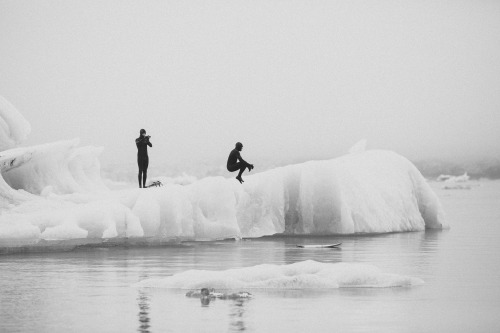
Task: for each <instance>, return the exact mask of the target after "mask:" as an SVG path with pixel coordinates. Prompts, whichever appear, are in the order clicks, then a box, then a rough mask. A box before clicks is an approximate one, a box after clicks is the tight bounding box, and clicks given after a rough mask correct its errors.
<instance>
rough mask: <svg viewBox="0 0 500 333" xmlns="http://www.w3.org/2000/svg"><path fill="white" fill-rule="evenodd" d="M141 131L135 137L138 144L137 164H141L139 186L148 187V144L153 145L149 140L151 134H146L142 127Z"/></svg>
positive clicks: (138, 176)
mask: <svg viewBox="0 0 500 333" xmlns="http://www.w3.org/2000/svg"><path fill="white" fill-rule="evenodd" d="M139 133H140V135H139V137H138V138H137V139H135V145H136V146H137V165H138V166H139V174H138V175H137V178H138V179H139V187H146V178H147V177H148V166H149V157H148V146H150V147H153V145H152V144H151V142H149V138H150V137H151V136H150V135H146V130H145V129H141V131H140V132H139ZM141 180H142V183H141ZM141 185H142V186H141Z"/></svg>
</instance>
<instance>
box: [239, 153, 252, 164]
mask: <svg viewBox="0 0 500 333" xmlns="http://www.w3.org/2000/svg"><path fill="white" fill-rule="evenodd" d="M237 157H238V160H239V161H240V162H243V163H246V164H250V163H248V162H247V161H245V160H244V159H243V157H241V154H240V152H238V156H237Z"/></svg>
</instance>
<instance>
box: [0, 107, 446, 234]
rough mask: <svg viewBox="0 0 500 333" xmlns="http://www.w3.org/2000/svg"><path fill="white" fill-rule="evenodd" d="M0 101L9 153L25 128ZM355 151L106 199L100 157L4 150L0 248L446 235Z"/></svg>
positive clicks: (414, 185)
mask: <svg viewBox="0 0 500 333" xmlns="http://www.w3.org/2000/svg"><path fill="white" fill-rule="evenodd" d="M0 101H2V103H0V108H1V109H0V110H1V112H0V116H2V119H4V120H3V121H4V123H5V124H8V126H7V127H5V126H3V124H4V123H2V126H3V127H2V130H3V132H2V134H1V135H2V136H0V138H1V140H2V141H1V145H2V147H11V146H12V144H17V142H21V141H22V138H23V136H24V135H27V133H28V132H29V127H30V126H29V123H27V122H26V121H25V120H24V118H22V116H21V115H20V114H19V113H18V112H17V111H16V110H15V109H14V108H13V106H12V105H10V103H8V102H6V101H5V100H3V99H1V100H0ZM6 128H7V130H6ZM364 145H365V143H362V144H359V145H358V147H357V148H356V149H352V152H351V153H350V154H347V155H345V156H341V157H339V158H336V159H332V160H327V161H310V162H306V163H302V164H296V165H289V166H286V167H281V168H276V169H272V170H268V171H265V172H261V173H257V174H252V175H247V176H246V177H245V183H244V184H243V185H240V184H239V183H238V182H237V181H236V180H235V179H234V178H223V177H208V178H204V179H200V180H196V179H188V180H186V181H182V182H180V183H182V184H185V185H180V184H176V183H179V182H178V181H172V182H166V184H165V186H163V187H158V188H149V189H122V190H110V189H109V188H108V187H107V186H106V185H105V182H103V180H102V179H101V177H100V164H99V155H100V154H101V152H102V150H103V148H99V147H80V146H79V141H78V140H69V141H59V142H54V143H48V144H43V145H37V146H30V147H16V148H12V149H8V150H4V151H2V152H0V172H1V174H2V177H1V178H0V239H25V238H29V239H46V240H50V239H57V240H61V239H74V238H111V237H141V236H146V237H155V238H159V239H170V238H181V239H221V238H230V237H235V238H239V237H260V236H263V235H271V234H275V233H286V234H307V235H314V234H321V235H325V234H352V233H383V232H398V231H415V230H424V229H425V228H446V227H448V225H447V223H446V220H445V218H444V214H443V210H442V208H441V204H440V202H439V200H438V198H437V196H436V194H435V193H434V192H433V191H432V190H431V188H430V187H429V185H428V184H427V182H426V181H425V179H424V178H423V177H422V175H421V174H420V172H419V171H418V170H417V169H416V167H415V166H414V165H413V164H412V163H411V162H409V161H408V160H407V159H406V158H404V157H402V156H400V155H398V154H396V153H393V152H389V151H377V150H371V151H364ZM231 176H232V175H231ZM184 178H186V177H184Z"/></svg>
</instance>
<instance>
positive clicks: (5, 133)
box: [0, 96, 31, 151]
mask: <svg viewBox="0 0 500 333" xmlns="http://www.w3.org/2000/svg"><path fill="white" fill-rule="evenodd" d="M30 131H31V126H30V124H29V122H28V121H27V120H26V119H25V118H24V117H23V115H22V114H21V113H19V111H17V110H16V108H15V107H14V106H13V105H12V104H11V103H10V102H9V101H7V100H6V99H5V98H3V97H2V96H0V151H2V150H5V149H9V148H12V147H15V146H16V145H18V144H20V143H22V142H23V141H24V140H26V138H27V137H28V135H29V133H30Z"/></svg>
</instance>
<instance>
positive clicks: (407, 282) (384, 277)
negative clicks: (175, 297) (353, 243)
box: [134, 260, 424, 290]
mask: <svg viewBox="0 0 500 333" xmlns="http://www.w3.org/2000/svg"><path fill="white" fill-rule="evenodd" d="M423 283H424V282H423V281H422V280H421V279H418V278H414V277H409V276H403V275H397V274H389V273H384V272H382V271H381V270H380V269H379V268H377V267H375V266H373V265H367V264H355V263H335V264H331V263H320V262H316V261H313V260H307V261H301V262H298V263H294V264H289V265H271V264H264V265H257V266H252V267H245V268H234V269H228V270H225V271H207V270H189V271H185V272H182V273H179V274H175V275H173V276H169V277H166V278H163V279H146V280H143V281H140V282H139V283H136V284H135V285H134V286H135V287H139V288H170V289H201V288H205V287H206V288H215V289H217V290H219V289H223V290H234V289H243V288H244V289H336V288H384V287H403V286H412V285H421V284H423Z"/></svg>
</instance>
